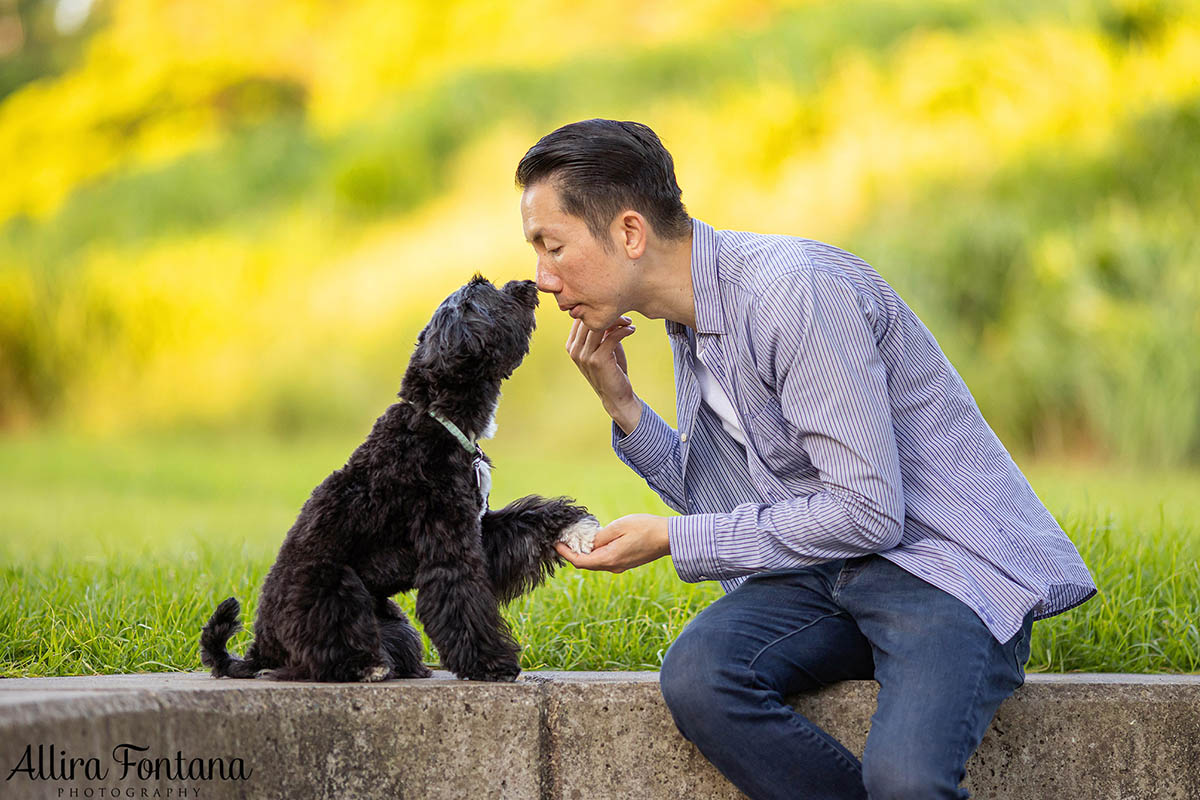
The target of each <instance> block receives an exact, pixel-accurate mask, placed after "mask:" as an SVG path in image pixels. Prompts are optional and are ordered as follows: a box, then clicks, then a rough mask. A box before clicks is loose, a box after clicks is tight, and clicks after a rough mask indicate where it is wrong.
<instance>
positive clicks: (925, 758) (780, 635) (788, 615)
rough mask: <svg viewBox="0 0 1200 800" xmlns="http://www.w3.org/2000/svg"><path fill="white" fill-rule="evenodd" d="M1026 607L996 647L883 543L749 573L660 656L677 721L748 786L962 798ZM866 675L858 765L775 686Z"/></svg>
mask: <svg viewBox="0 0 1200 800" xmlns="http://www.w3.org/2000/svg"><path fill="white" fill-rule="evenodd" d="M1032 627H1033V614H1032V612H1030V614H1028V615H1027V616H1026V617H1025V621H1024V624H1023V625H1022V627H1021V630H1020V631H1019V632H1018V633H1017V634H1016V635H1015V636H1013V638H1012V639H1011V640H1009V641H1008V642H1005V643H1004V644H1001V643H999V642H997V641H996V639H995V637H993V636H992V634H991V632H989V631H988V629H987V627H986V626H985V625H984V624H983V622H982V620H980V619H979V617H978V615H976V614H975V612H974V611H972V610H971V609H970V608H969V607H968V606H967V605H965V604H964V603H962V602H961V601H960V600H958V599H956V598H955V597H953V596H951V595H949V594H947V593H946V592H944V591H942V590H941V589H938V588H937V587H935V586H932V585H930V584H928V583H926V582H924V581H922V580H921V579H920V578H918V577H916V576H914V575H911V574H909V573H908V572H906V571H905V570H903V569H901V568H900V567H898V566H896V565H895V564H893V563H892V562H890V561H888V560H887V559H886V558H882V557H880V556H877V555H871V556H865V557H862V558H853V559H842V560H838V561H830V562H826V563H823V564H818V565H816V566H813V567H806V568H804V569H792V570H782V571H778V572H765V573H760V574H757V575H754V576H751V577H750V578H748V579H747V580H746V581H745V582H744V583H743V584H742V585H740V586H738V587H737V588H736V589H734V590H733V591H732V592H730V593H729V594H727V595H725V596H724V597H722V598H720V599H719V600H717V601H716V602H715V603H713V604H712V605H711V606H709V607H708V608H706V609H704V611H702V612H700V614H699V615H697V616H696V618H695V619H693V620H692V621H691V622H690V623H689V624H688V626H687V627H686V628H684V630H683V632H682V633H681V634H680V635H679V638H677V639H676V640H675V642H674V643H673V644H672V645H671V648H670V649H669V650H668V651H667V655H666V657H665V658H664V659H663V664H662V671H661V681H662V693H663V697H664V699H665V700H666V702H667V707H668V708H670V710H671V714H672V716H673V717H674V718H675V724H676V726H678V728H679V730H680V732H681V733H682V734H683V735H684V736H685V737H687V738H688V739H689V740H690V741H692V742H693V743H694V744H695V745H696V747H698V748H699V749H700V752H701V753H703V754H704V756H705V757H706V758H707V759H708V760H709V761H711V762H712V763H713V764H714V765H715V766H716V767H717V769H719V770H720V771H721V772H722V774H724V775H725V777H726V778H728V779H729V780H730V781H731V782H732V783H733V784H734V785H735V786H737V787H738V788H739V789H741V790H742V791H743V792H745V793H746V794H747V795H749V796H750V797H752V798H756V800H757V799H758V798H779V797H791V798H805V800H817V798H864V797H869V798H871V800H884V798H887V799H888V800H891V799H892V798H922V800H929V799H930V798H951V797H953V798H962V797H967V796H968V794H967V792H966V791H965V790H964V789H960V788H959V784H960V783H961V782H962V779H963V777H964V775H965V768H966V763H967V759H968V758H969V757H970V756H971V753H973V752H974V751H975V748H976V747H978V746H979V742H980V740H982V739H983V734H984V732H985V731H986V730H987V728H988V725H990V724H991V721H992V716H993V715H994V714H995V712H996V709H997V708H998V707H999V706H1000V703H1001V702H1002V701H1003V700H1004V699H1005V698H1006V697H1008V696H1009V695H1010V694H1012V692H1013V690H1015V689H1016V688H1017V687H1018V686H1020V685H1021V684H1022V683H1024V682H1025V662H1026V661H1027V660H1028V658H1029V635H1030V630H1031V628H1032ZM870 678H874V679H875V680H876V681H878V682H879V701H878V707H877V709H876V711H875V715H874V716H873V717H872V718H871V731H870V734H869V736H868V737H867V745H866V749H865V751H864V752H863V759H862V761H861V762H860V761H859V760H858V759H857V758H856V757H855V756H854V754H853V753H851V752H850V751H849V750H847V749H846V748H845V747H844V746H843V745H842V744H841V742H839V741H837V740H836V739H834V738H833V737H832V736H830V735H829V734H828V733H826V732H825V731H824V730H822V729H821V728H819V727H817V726H816V725H814V724H813V723H812V722H810V721H809V720H808V719H807V718H805V717H804V716H803V715H801V714H799V713H797V712H796V711H795V710H793V709H792V707H791V706H789V705H788V704H787V703H786V702H785V700H784V698H786V697H788V696H789V695H793V694H795V693H797V692H802V691H806V690H809V689H815V688H817V687H819V686H825V685H827V684H831V683H836V682H838V681H844V680H856V679H857V680H862V679H870Z"/></svg>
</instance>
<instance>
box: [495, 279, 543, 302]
mask: <svg viewBox="0 0 1200 800" xmlns="http://www.w3.org/2000/svg"><path fill="white" fill-rule="evenodd" d="M504 291H505V292H507V293H508V294H510V295H512V296H513V297H515V298H517V299H518V300H520V301H522V302H523V303H527V304H529V305H530V306H536V305H537V304H538V302H539V298H538V290H537V284H536V283H534V282H533V281H509V282H508V283H506V284H504Z"/></svg>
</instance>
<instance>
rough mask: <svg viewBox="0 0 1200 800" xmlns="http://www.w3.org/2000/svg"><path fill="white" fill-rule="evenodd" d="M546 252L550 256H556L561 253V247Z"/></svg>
mask: <svg viewBox="0 0 1200 800" xmlns="http://www.w3.org/2000/svg"><path fill="white" fill-rule="evenodd" d="M547 252H548V253H550V255H552V256H556V255H558V254H559V253H561V252H562V245H559V246H558V247H555V248H552V249H550V250H548V251H547Z"/></svg>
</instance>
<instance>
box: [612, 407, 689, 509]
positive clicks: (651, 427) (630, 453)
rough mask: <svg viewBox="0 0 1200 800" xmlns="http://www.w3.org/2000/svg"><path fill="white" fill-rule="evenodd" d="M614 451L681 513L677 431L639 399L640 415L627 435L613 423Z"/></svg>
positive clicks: (682, 495) (683, 505) (680, 466)
mask: <svg viewBox="0 0 1200 800" xmlns="http://www.w3.org/2000/svg"><path fill="white" fill-rule="evenodd" d="M612 430H613V439H612V446H613V451H614V452H616V454H617V457H618V458H620V459H621V461H623V462H624V463H625V464H626V465H628V466H629V468H630V469H632V470H633V471H634V472H636V473H637V474H638V475H640V476H641V477H642V478H643V479H644V480H645V481H646V483H647V484H648V485H649V486H650V488H651V489H653V490H654V491H655V492H656V493H657V494H658V496H659V497H661V498H662V499H663V502H664V503H666V504H667V505H668V506H670V507H671V508H673V509H675V510H676V511H678V512H679V513H684V511H685V507H686V506H685V502H684V492H683V471H682V462H681V455H680V446H681V444H680V441H679V433H678V432H677V431H676V430H675V429H674V428H672V427H671V426H670V425H668V424H667V423H666V420H664V419H663V418H662V417H660V416H659V415H658V414H657V413H655V411H654V409H652V408H650V406H649V405H647V404H646V401H645V400H643V401H642V416H641V418H640V419H638V424H637V425H636V426H635V427H634V429H633V430H632V431H630V432H629V435H628V436H626V435H625V432H624V431H622V430H621V428H620V426H618V425H617V423H615V422H614V423H613V426H612Z"/></svg>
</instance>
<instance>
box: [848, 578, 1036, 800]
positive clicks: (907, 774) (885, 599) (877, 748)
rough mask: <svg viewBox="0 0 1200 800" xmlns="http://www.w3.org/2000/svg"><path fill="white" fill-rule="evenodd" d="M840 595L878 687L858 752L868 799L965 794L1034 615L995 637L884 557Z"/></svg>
mask: <svg viewBox="0 0 1200 800" xmlns="http://www.w3.org/2000/svg"><path fill="white" fill-rule="evenodd" d="M837 600H838V603H839V605H841V606H843V607H845V608H846V609H847V610H848V611H849V612H850V613H851V615H852V616H853V617H854V620H855V622H856V623H857V624H858V626H859V628H860V629H861V630H862V632H863V634H864V635H865V636H866V637H867V639H868V640H870V642H871V646H872V648H873V651H874V660H875V679H876V680H877V681H879V686H880V688H879V703H878V708H877V710H876V712H875V715H874V717H872V720H871V732H870V735H869V736H868V737H867V746H866V750H865V751H864V753H863V781H864V783H865V784H866V787H867V791H868V792H869V795H870V798H871V800H898V798H922V800H933V798H965V797H967V796H968V795H967V792H966V790H965V789H960V788H959V784H960V783H961V782H962V779H963V777H964V775H965V769H966V763H967V759H968V758H970V756H971V754H972V753H973V752H974V751H975V748H977V747H978V746H979V742H980V740H981V739H982V738H983V734H984V732H985V731H986V730H987V728H988V725H990V724H991V721H992V717H993V715H994V714H995V713H996V709H997V708H998V707H999V706H1000V703H1001V702H1002V701H1003V700H1004V699H1005V698H1007V697H1008V696H1009V695H1011V694H1012V692H1013V690H1014V689H1016V688H1017V687H1018V686H1020V685H1021V684H1022V683H1023V682H1024V680H1025V671H1024V665H1025V661H1026V660H1027V659H1028V658H1029V634H1030V628H1031V627H1032V615H1030V616H1027V617H1026V618H1025V624H1024V626H1023V627H1022V629H1021V630H1020V631H1019V632H1018V633H1017V634H1016V635H1015V636H1014V637H1013V638H1012V639H1011V640H1010V641H1008V642H1006V643H1004V644H1001V643H999V642H997V641H996V639H995V637H993V636H992V634H991V632H990V631H988V629H987V627H986V626H985V625H984V624H983V622H982V620H980V619H979V616H978V615H977V614H976V613H975V612H974V611H972V610H971V609H970V608H969V607H968V606H967V605H965V604H964V603H962V602H961V601H959V600H958V599H956V598H955V597H953V596H951V595H949V594H947V593H946V592H943V591H942V590H941V589H938V588H937V587H936V586H933V585H931V584H928V583H926V582H924V581H922V580H921V579H920V578H918V577H916V576H914V575H911V574H910V573H908V572H907V571H905V570H904V569H902V568H900V567H898V566H896V565H895V564H893V563H892V562H890V561H888V560H887V559H885V558H883V557H880V556H875V557H872V558H871V559H870V560H869V561H868V562H867V565H866V566H864V567H863V568H862V569H861V570H860V571H859V572H858V574H857V575H855V577H854V578H853V579H852V580H850V581H849V582H848V583H847V585H846V586H845V587H843V589H842V590H841V591H840V592H839V593H838V595H837Z"/></svg>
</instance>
